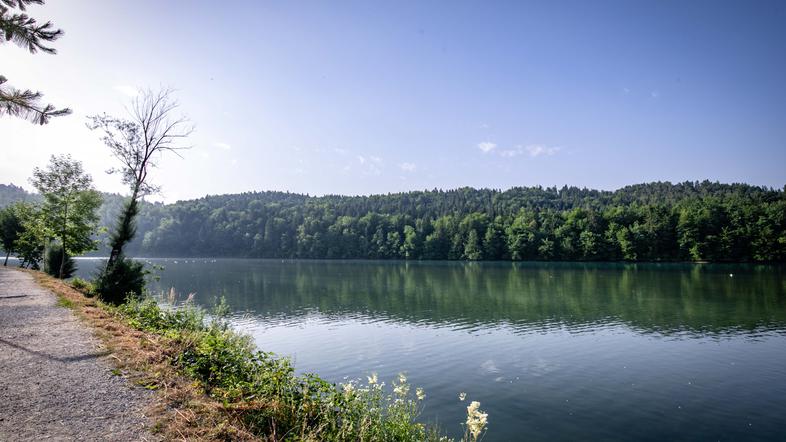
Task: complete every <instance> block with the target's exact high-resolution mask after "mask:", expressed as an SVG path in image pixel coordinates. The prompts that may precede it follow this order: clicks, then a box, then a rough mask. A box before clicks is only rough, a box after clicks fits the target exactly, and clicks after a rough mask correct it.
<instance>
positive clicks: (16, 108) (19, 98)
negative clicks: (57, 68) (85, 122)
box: [0, 75, 71, 125]
mask: <svg viewBox="0 0 786 442" xmlns="http://www.w3.org/2000/svg"><path fill="white" fill-rule="evenodd" d="M6 81H7V80H6V78H5V77H3V76H2V75H0V116H3V115H10V116H14V117H20V118H24V119H26V120H28V121H30V122H32V123H35V124H41V125H43V124H46V123H48V122H49V119H50V118H52V117H59V116H63V115H68V114H70V113H71V109H68V108H64V109H57V108H55V107H54V106H53V105H51V104H47V105H42V104H40V103H38V101H39V100H40V99H41V97H42V94H41V93H40V92H33V91H31V90H20V89H15V88H12V87H8V86H4V84H5V83H6Z"/></svg>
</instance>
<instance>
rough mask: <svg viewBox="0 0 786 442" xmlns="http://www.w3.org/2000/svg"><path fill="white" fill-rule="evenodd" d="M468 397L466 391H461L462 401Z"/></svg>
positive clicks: (460, 397)
mask: <svg viewBox="0 0 786 442" xmlns="http://www.w3.org/2000/svg"><path fill="white" fill-rule="evenodd" d="M466 398H467V393H464V392H463V391H462V392H461V393H459V400H460V401H463V400H464V399H466Z"/></svg>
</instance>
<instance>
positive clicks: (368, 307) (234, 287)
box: [80, 259, 786, 441]
mask: <svg viewBox="0 0 786 442" xmlns="http://www.w3.org/2000/svg"><path fill="white" fill-rule="evenodd" d="M153 262H154V263H156V264H162V265H164V266H165V270H164V271H163V272H162V273H161V280H160V281H159V282H157V283H154V285H153V286H154V288H155V289H158V290H163V291H168V289H169V288H170V287H176V288H177V290H178V291H179V292H181V293H183V294H184V295H185V294H187V293H189V292H196V294H197V295H196V300H197V302H199V303H201V304H203V305H210V304H212V302H213V297H214V296H215V295H222V294H223V295H225V296H226V299H227V301H228V302H229V303H230V305H231V306H232V308H233V310H234V311H235V314H236V317H235V324H236V325H237V326H239V327H240V328H241V329H243V330H244V331H246V332H248V333H250V334H251V335H252V336H253V338H254V339H255V341H256V343H257V344H258V345H259V347H260V348H262V349H265V350H266V351H273V352H276V353H278V354H281V355H287V356H291V357H293V359H294V363H295V367H296V368H297V369H298V371H301V372H317V373H319V374H320V375H322V376H323V377H325V378H326V379H328V380H330V381H333V382H339V381H342V380H343V379H345V377H347V376H349V377H352V378H355V377H360V376H365V375H368V374H369V373H370V372H378V373H379V376H380V378H381V379H383V380H388V381H389V380H390V379H393V377H394V376H395V375H396V374H397V373H398V372H400V371H406V372H408V373H409V374H410V379H411V380H412V382H413V383H414V384H416V385H420V386H422V387H424V388H425V389H426V392H427V394H428V398H427V405H426V407H427V408H426V410H425V411H424V414H423V418H424V419H425V420H429V421H438V422H440V423H441V424H443V425H444V426H445V429H446V430H447V431H448V432H449V434H450V435H451V436H453V437H459V436H460V435H461V427H460V426H459V424H458V423H459V422H462V421H463V419H464V412H465V411H466V408H465V407H466V403H460V402H459V401H458V399H457V394H458V392H460V391H466V392H468V393H469V394H470V397H471V398H472V399H473V400H479V401H481V403H482V404H483V409H484V410H487V411H488V412H489V413H490V432H489V433H488V435H487V437H486V438H485V439H484V440H487V441H508V440H549V441H551V440H620V441H623V440H653V441H661V440H704V439H707V440H718V439H727V440H778V437H779V436H778V434H780V433H779V431H781V427H782V419H783V417H782V414H783V413H782V410H783V409H786V374H784V371H783V367H784V366H786V350H784V349H786V342H784V341H786V332H784V331H785V330H786V279H785V278H784V276H786V275H785V274H784V268H783V267H779V266H730V265H675V264H671V265H641V264H639V265H623V264H574V263H571V264H555V263H518V264H511V263H442V262H439V263H428V262H414V263H412V262H368V261H349V262H337V261H271V260H268V261H265V260H192V259H185V260H184V259H170V260H154V261H153ZM95 265H96V262H95V261H80V267H81V269H80V272H81V273H82V274H89V273H90V272H91V268H92V267H94V266H95ZM781 432H782V431H781Z"/></svg>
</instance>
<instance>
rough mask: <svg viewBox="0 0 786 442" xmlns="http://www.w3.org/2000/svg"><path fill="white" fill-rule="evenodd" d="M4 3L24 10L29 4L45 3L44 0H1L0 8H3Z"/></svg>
mask: <svg viewBox="0 0 786 442" xmlns="http://www.w3.org/2000/svg"><path fill="white" fill-rule="evenodd" d="M3 4H5V5H7V6H8V7H9V8H18V9H20V10H22V11H24V10H26V9H27V5H33V4H35V5H43V4H44V0H0V9H1V8H3Z"/></svg>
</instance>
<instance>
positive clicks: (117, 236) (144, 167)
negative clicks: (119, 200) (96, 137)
mask: <svg viewBox="0 0 786 442" xmlns="http://www.w3.org/2000/svg"><path fill="white" fill-rule="evenodd" d="M172 95H173V91H172V90H171V89H161V90H158V91H153V90H151V89H145V90H142V91H140V94H139V95H138V96H137V97H136V98H134V99H133V101H132V103H131V107H130V109H128V111H129V115H130V118H128V119H125V118H116V117H112V116H109V115H106V114H103V115H94V116H92V117H89V120H90V122H89V123H88V127H89V128H90V129H93V130H95V129H99V130H101V131H103V136H102V137H101V140H102V141H103V142H104V144H106V146H107V147H109V149H110V151H111V152H112V155H114V157H115V158H117V159H118V161H119V162H120V164H121V165H120V167H118V168H114V169H111V170H109V173H119V174H120V175H121V176H122V179H123V183H124V184H126V185H128V186H129V189H130V190H131V198H130V200H129V201H128V203H127V204H126V205H125V207H124V209H123V213H121V215H120V218H119V219H118V225H117V228H116V230H115V231H114V232H113V233H112V236H111V238H110V241H111V246H112V251H111V252H110V255H109V261H108V262H107V267H106V268H107V271H108V270H109V269H111V267H112V266H113V265H114V264H115V262H116V261H117V260H118V259H119V258H120V256H121V255H122V253H123V247H124V246H125V245H126V244H127V243H128V242H129V241H131V240H132V239H133V237H134V235H135V233H136V228H135V226H134V218H135V217H136V214H137V211H138V203H139V200H140V199H141V198H143V197H144V196H146V195H150V194H152V193H156V192H157V191H158V190H159V188H158V187H157V186H155V185H153V184H151V183H150V181H149V180H148V174H149V172H150V169H151V168H152V167H156V163H157V161H158V160H159V159H160V157H161V155H162V154H163V153H167V152H171V153H174V154H176V155H178V156H180V153H179V151H181V150H184V149H189V148H190V147H191V146H190V145H188V144H186V138H188V136H189V135H190V134H191V133H192V132H193V131H194V128H193V126H192V125H191V123H190V121H189V120H188V119H187V118H185V117H183V116H181V115H178V112H177V111H178V106H179V105H178V103H177V101H176V100H175V99H174V98H173V96H172Z"/></svg>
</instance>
